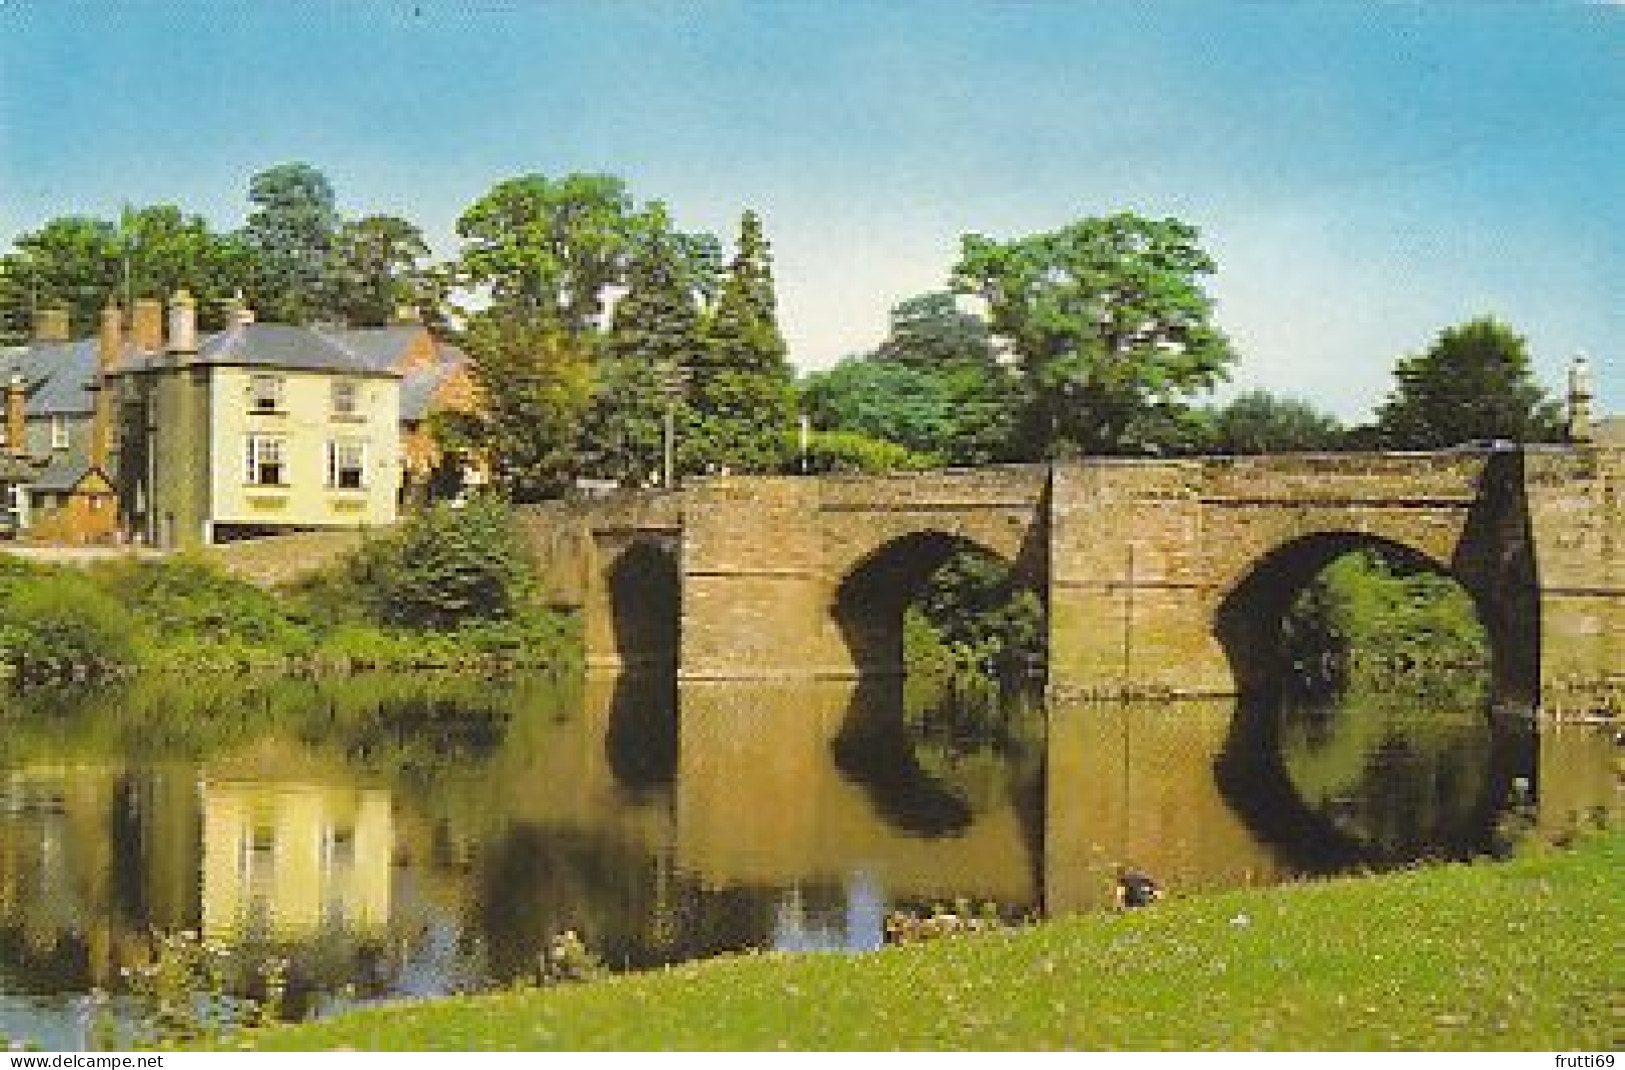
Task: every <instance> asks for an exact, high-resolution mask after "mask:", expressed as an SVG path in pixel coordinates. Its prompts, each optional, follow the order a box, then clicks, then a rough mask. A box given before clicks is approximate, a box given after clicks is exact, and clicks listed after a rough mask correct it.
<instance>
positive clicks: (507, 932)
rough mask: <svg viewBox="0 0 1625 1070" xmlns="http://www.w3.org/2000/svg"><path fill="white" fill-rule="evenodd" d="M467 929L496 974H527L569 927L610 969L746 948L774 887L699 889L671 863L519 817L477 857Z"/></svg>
mask: <svg viewBox="0 0 1625 1070" xmlns="http://www.w3.org/2000/svg"><path fill="white" fill-rule="evenodd" d="M474 898H475V905H474V911H473V915H472V919H471V920H472V935H475V936H477V937H478V939H479V940H480V941H481V943H482V945H483V947H484V951H485V955H486V958H487V962H486V966H487V969H488V970H489V972H490V974H491V975H492V977H493V978H495V979H510V978H516V977H527V976H534V975H535V972H536V968H537V965H538V963H539V962H540V956H541V955H542V953H543V951H544V950H545V949H546V947H547V946H548V942H549V941H550V940H551V939H552V938H553V937H554V936H556V935H557V934H559V933H562V932H564V931H566V930H574V931H575V932H576V933H577V934H579V935H580V936H581V938H582V941H583V942H584V943H585V944H586V946H587V948H588V949H589V950H591V951H592V952H593V953H594V954H596V955H598V956H599V957H601V958H602V959H603V960H604V962H605V964H606V965H608V966H610V967H611V968H613V969H625V968H637V967H646V966H654V965H659V964H662V963H668V962H676V961H680V960H683V959H689V958H697V957H702V956H705V955H712V954H717V953H718V952H721V951H731V950H738V949H741V948H746V947H764V946H767V944H768V942H769V941H770V939H771V937H772V934H773V921H774V906H775V903H776V901H777V892H776V890H773V889H765V888H764V889H752V888H743V887H735V888H729V889H725V890H710V889H704V888H702V887H701V886H700V885H699V883H698V882H697V880H696V879H695V878H693V877H692V876H689V875H686V874H681V873H679V872H677V871H675V870H674V869H673V868H672V867H671V865H670V863H669V861H668V860H666V859H664V858H661V857H660V856H658V855H655V854H651V853H650V852H649V851H648V850H647V849H645V848H642V847H640V846H638V845H636V844H633V843H629V842H627V841H625V840H621V839H617V838H615V837H612V836H607V835H600V834H595V833H591V832H585V831H582V830H578V829H566V828H558V827H545V826H540V825H534V824H519V825H514V826H512V827H510V828H509V829H508V830H507V832H506V833H505V834H504V835H503V836H502V837H501V839H500V841H499V842H496V843H494V844H492V845H491V846H490V847H489V848H488V849H487V850H486V851H485V852H484V853H483V855H482V858H481V861H480V867H479V871H478V874H477V876H476V890H475V897H474Z"/></svg>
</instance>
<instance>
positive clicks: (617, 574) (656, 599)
mask: <svg viewBox="0 0 1625 1070" xmlns="http://www.w3.org/2000/svg"><path fill="white" fill-rule="evenodd" d="M606 580H607V582H608V586H609V606H610V614H611V627H612V628H613V631H614V637H615V653H616V655H617V656H618V657H619V659H620V664H621V667H622V668H623V669H634V668H638V669H641V668H671V669H673V670H675V666H676V664H677V651H678V644H679V641H680V639H681V613H682V576H681V574H680V572H679V570H678V565H677V551H676V549H675V547H672V546H670V545H668V544H667V543H666V542H665V541H663V540H660V539H656V538H642V539H637V540H635V541H634V542H633V543H632V544H631V545H629V546H627V547H626V548H625V549H624V550H622V551H621V552H620V553H619V554H617V555H616V557H615V560H614V562H613V563H612V564H611V565H610V567H609V570H608V574H607V576H606Z"/></svg>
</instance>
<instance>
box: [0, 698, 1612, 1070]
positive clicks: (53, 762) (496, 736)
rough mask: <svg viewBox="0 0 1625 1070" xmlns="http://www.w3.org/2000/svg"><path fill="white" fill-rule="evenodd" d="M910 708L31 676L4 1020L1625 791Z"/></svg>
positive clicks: (1070, 901)
mask: <svg viewBox="0 0 1625 1070" xmlns="http://www.w3.org/2000/svg"><path fill="white" fill-rule="evenodd" d="M903 701H904V700H903V696H902V694H901V690H900V688H899V687H898V685H897V684H896V682H895V681H894V682H892V683H891V684H890V685H889V686H888V685H885V684H881V683H864V684H862V685H858V684H853V683H839V682H819V683H816V684H812V683H807V682H800V683H786V684H779V685H766V684H755V685H732V684H730V685H722V684H709V685H699V686H685V687H684V688H683V689H682V691H681V693H680V694H679V693H678V692H677V690H676V689H675V687H674V686H673V685H672V684H671V681H670V678H669V677H664V678H661V677H658V676H657V677H648V678H641V679H640V678H636V677H622V678H619V679H609V680H597V681H588V682H585V683H582V682H579V681H555V680H549V679H545V678H525V679H512V680H503V681H492V680H483V679H481V680H455V679H453V680H441V681H428V682H426V681H423V680H412V679H403V678H398V677H377V678H370V679H369V678H363V679H355V680H337V681H280V682H276V683H261V684H256V685H253V686H241V685H238V686H235V687H226V686H223V685H221V686H212V687H199V686H195V685H190V686H187V687H186V688H184V689H183V688H179V687H174V686H170V687H167V688H166V687H164V686H161V685H160V684H159V683H157V682H153V681H137V682H135V683H134V684H133V685H132V686H130V687H128V688H125V689H122V690H119V691H102V692H97V693H93V694H88V695H79V696H75V695H69V694H55V695H50V694H46V693H43V692H34V693H31V694H30V696H29V697H28V699H27V700H26V701H22V702H17V703H14V704H13V706H12V708H11V709H9V710H8V711H6V712H5V714H4V717H5V720H6V725H5V731H4V732H3V733H0V1030H4V1031H6V1032H8V1033H9V1034H11V1035H13V1036H33V1037H36V1038H38V1039H40V1040H41V1041H42V1042H44V1043H48V1044H58V1045H60V1044H66V1043H69V1042H71V1041H72V1040H73V1039H74V1038H75V1037H77V1036H78V1035H79V1034H78V1033H76V1032H75V1030H78V1029H79V1028H80V1026H79V1025H77V1024H76V1023H77V1022H78V1019H77V1017H76V1012H75V1010H74V1007H75V1003H74V1000H75V999H76V997H77V994H79V993H83V992H85V991H87V990H89V989H90V988H91V987H93V986H99V987H110V986H114V985H116V983H117V979H118V972H119V969H120V968H121V967H124V966H132V965H136V964H139V963H141V962H143V961H145V960H146V958H147V956H148V955H150V953H151V952H150V941H149V933H150V932H151V931H152V930H160V931H172V930H178V929H198V930H201V931H202V932H203V933H204V934H206V935H209V936H211V937H217V938H220V939H223V940H227V941H229V942H232V943H233V944H236V945H238V946H240V947H242V948H243V949H244V950H245V953H246V954H250V955H261V954H272V953H277V954H284V955H287V956H289V957H290V958H291V959H292V960H293V969H292V982H293V985H294V989H295V997H296V1005H297V1006H298V1007H300V1008H302V1009H316V1010H320V1009H322V1008H324V1007H329V1006H333V1005H335V1004H337V1003H340V1002H343V1001H345V1000H350V999H368V998H375V997H382V996H392V995H431V994H437V993H443V992H449V991H455V990H459V989H466V988H475V987H480V986H484V985H488V984H492V983H500V982H504V981H507V980H510V979H514V978H524V977H528V976H532V975H534V974H535V972H536V970H537V968H538V964H539V960H540V956H541V954H542V953H543V950H544V949H545V947H546V946H547V943H548V941H549V940H550V939H551V938H552V937H553V936H554V935H555V934H557V933H559V932H561V931H563V930H566V929H573V930H575V931H576V932H578V933H580V934H581V936H582V938H583V940H584V941H585V943H586V944H587V946H588V947H589V948H591V949H592V950H593V951H594V952H596V953H597V954H599V955H600V956H601V957H603V958H604V960H605V961H606V962H608V963H609V964H610V965H612V966H614V967H617V968H632V967H642V966H649V965H653V964H657V963H662V962H670V961H674V960H679V959H685V958H691V957H696V956H703V955H709V954H715V953H718V952H722V951H728V950H736V949H742V948H747V947H779V948H789V949H801V948H811V947H837V948H841V947H844V948H858V947H868V946H873V945H874V944H876V943H878V942H879V941H880V939H881V931H882V923H883V919H884V916H885V914H886V912H887V911H889V910H891V909H894V908H897V907H899V906H907V907H928V906H929V905H931V904H933V903H942V902H951V901H953V900H956V899H960V898H964V899H969V900H972V901H976V902H979V903H980V902H993V903H997V904H999V905H1000V906H1001V907H1002V908H1003V909H1004V910H1005V911H1006V912H1007V913H1012V914H1023V913H1035V912H1038V911H1039V910H1040V909H1042V910H1044V911H1047V912H1050V913H1061V912H1066V911H1073V910H1082V909H1094V908H1099V907H1104V906H1106V905H1107V904H1108V903H1109V901H1110V889H1111V884H1112V874H1113V872H1114V870H1115V867H1116V866H1117V865H1119V864H1134V865H1138V866H1141V867H1142V868H1145V869H1147V870H1149V871H1151V872H1152V873H1154V874H1155V875H1156V876H1157V877H1158V879H1159V880H1160V881H1161V882H1162V883H1163V884H1165V885H1166V886H1168V887H1169V888H1171V889H1172V890H1173V891H1174V892H1175V893H1190V892H1195V891H1199V890H1201V889H1204V888H1213V887H1223V886H1230V885H1236V884H1247V883H1258V882H1268V881H1276V880H1280V879H1284V878H1287V877H1290V876H1292V875H1294V874H1298V873H1304V872H1321V871H1324V870H1325V869H1326V868H1327V867H1329V866H1332V865H1335V864H1341V863H1342V862H1347V861H1349V860H1351V859H1352V860H1356V861H1359V862H1361V863H1362V864H1369V863H1371V862H1373V861H1376V862H1381V861H1383V860H1392V861H1397V860H1403V859H1404V858H1407V857H1414V856H1415V855H1418V854H1440V853H1459V852H1461V851H1465V850H1472V849H1477V848H1478V847H1482V846H1483V845H1484V844H1486V843H1487V842H1488V836H1489V835H1490V833H1491V831H1492V829H1493V827H1494V825H1495V823H1496V820H1497V818H1498V817H1499V815H1500V813H1501V811H1502V809H1503V808H1504V806H1505V805H1506V803H1507V802H1508V800H1509V796H1510V793H1511V792H1512V791H1513V789H1514V786H1515V785H1517V784H1520V783H1521V784H1524V785H1526V786H1527V787H1528V789H1529V790H1530V791H1531V792H1532V793H1533V795H1534V797H1535V801H1536V803H1537V804H1538V813H1537V815H1536V817H1537V819H1538V821H1539V822H1540V823H1541V824H1542V825H1544V826H1546V827H1547V828H1549V829H1558V828H1567V827H1571V826H1573V825H1574V824H1576V823H1580V822H1584V821H1589V820H1591V815H1592V813H1593V811H1594V810H1596V809H1597V808H1598V807H1605V808H1606V807H1617V806H1618V801H1619V779H1618V771H1617V767H1616V766H1615V764H1614V755H1613V753H1612V747H1611V746H1610V743H1609V741H1608V739H1607V738H1606V737H1604V736H1603V735H1602V734H1601V733H1598V732H1586V731H1583V730H1579V729H1576V728H1574V727H1573V726H1569V727H1565V728H1558V729H1547V730H1543V733H1542V735H1541V737H1540V738H1539V739H1538V740H1537V739H1536V736H1535V733H1534V731H1533V729H1532V728H1531V727H1530V726H1529V724H1528V723H1527V722H1523V721H1515V720H1514V721H1511V722H1508V723H1504V724H1503V723H1500V722H1497V721H1494V720H1490V719H1486V718H1485V717H1484V716H1483V715H1482V714H1481V713H1477V712H1474V711H1471V710H1451V709H1447V708H1445V707H1444V706H1442V705H1435V706H1432V707H1429V708H1427V709H1426V710H1425V711H1424V713H1425V715H1424V716H1420V717H1418V716H1415V715H1414V713H1412V712H1410V711H1412V710H1414V709H1415V707H1414V706H1413V707H1406V706H1404V705H1403V704H1396V703H1393V702H1391V701H1388V700H1378V699H1373V700H1371V701H1369V702H1354V703H1348V704H1345V705H1344V706H1341V707H1337V708H1329V707H1304V708H1293V709H1287V710H1286V711H1284V712H1283V711H1280V710H1277V711H1273V713H1272V714H1271V715H1270V716H1268V717H1266V716H1264V715H1263V714H1260V713H1258V712H1257V711H1250V710H1247V709H1240V710H1238V709H1237V708H1236V707H1235V706H1234V704H1231V703H1225V702H1217V701H1215V702H1185V703H1176V704H1167V703H1149V702H1148V703H1127V704H1100V703H1096V704H1076V705H1061V706H1056V707H1053V708H1051V709H1049V710H1048V711H1047V721H1048V723H1047V731H1046V730H1044V726H1043V725H1042V723H1041V722H1033V724H1034V727H1033V729H1032V730H1031V731H1018V730H1013V729H1012V730H1009V731H1004V730H1001V733H1002V734H998V735H997V738H994V737H990V736H977V735H975V734H974V733H973V734H971V735H969V736H966V735H963V734H955V733H941V732H933V731H929V730H923V729H921V728H920V727H919V720H920V719H919V718H918V717H916V716H905V711H904V708H903ZM1039 712H1042V711H1039ZM1005 723H1007V724H1008V725H1016V724H1018V723H1019V722H1018V721H1017V720H1011V721H1009V722H1005ZM1537 744H1538V746H1537Z"/></svg>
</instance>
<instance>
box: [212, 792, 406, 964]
mask: <svg viewBox="0 0 1625 1070" xmlns="http://www.w3.org/2000/svg"><path fill="white" fill-rule="evenodd" d="M201 796H202V805H203V924H202V928H203V933H204V935H205V936H207V937H209V938H211V939H228V938H239V937H245V936H246V937H273V938H276V939H291V938H296V937H300V936H305V935H309V934H310V933H313V932H317V931H320V930H322V929H331V928H342V929H346V930H349V931H351V932H359V931H367V930H375V929H379V928H381V927H383V925H384V924H385V923H387V922H388V920H389V882H390V856H391V852H392V850H393V847H394V831H393V826H392V820H391V816H390V805H389V793H388V792H387V791H384V790H381V789H354V788H330V787H322V786H318V785H313V784H309V785H307V784H264V783H221V782H205V783H204V784H203V787H202V793H201Z"/></svg>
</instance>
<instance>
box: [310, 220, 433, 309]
mask: <svg viewBox="0 0 1625 1070" xmlns="http://www.w3.org/2000/svg"><path fill="white" fill-rule="evenodd" d="M428 255H429V246H428V245H427V244H426V243H425V242H424V240H423V232H422V231H420V230H419V229H418V228H417V227H416V226H415V225H413V224H412V223H409V222H407V221H406V220H404V219H402V218H400V217H399V216H392V215H370V216H366V217H364V218H361V219H352V220H349V221H347V222H345V223H344V224H343V225H342V226H340V227H339V230H338V233H337V234H336V235H335V236H334V240H333V256H332V264H331V267H330V271H329V282H328V291H329V298H328V302H329V305H330V307H331V310H332V311H333V312H334V313H336V314H337V316H338V318H340V319H342V320H343V321H344V322H346V323H349V324H352V325H354V326H362V327H375V326H379V325H381V324H384V323H388V322H389V320H390V318H391V317H392V316H394V314H395V310H396V309H397V308H399V307H400V306H402V305H411V306H414V307H415V306H418V305H419V304H421V303H422V301H423V299H424V297H425V295H426V292H425V287H424V275H423V272H422V270H421V268H420V265H421V263H422V261H423V260H425V259H426V258H427V257H428Z"/></svg>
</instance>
